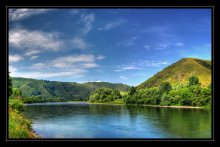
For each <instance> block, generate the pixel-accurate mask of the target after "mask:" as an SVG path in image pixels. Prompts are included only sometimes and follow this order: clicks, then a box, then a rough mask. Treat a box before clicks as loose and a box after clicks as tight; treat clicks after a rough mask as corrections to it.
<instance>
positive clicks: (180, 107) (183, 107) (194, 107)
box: [24, 101, 205, 109]
mask: <svg viewBox="0 0 220 147" xmlns="http://www.w3.org/2000/svg"><path fill="white" fill-rule="evenodd" d="M75 102H76V103H80V102H82V103H86V104H98V105H128V106H129V105H130V106H147V107H159V108H179V109H205V108H204V107H198V106H160V105H146V104H125V103H122V104H117V103H90V102H88V101H75ZM59 103H70V104H71V103H74V101H69V102H45V103H44V102H42V103H25V104H24V105H26V106H27V105H48V104H59Z"/></svg>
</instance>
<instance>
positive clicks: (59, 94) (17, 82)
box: [12, 78, 129, 100]
mask: <svg viewBox="0 0 220 147" xmlns="http://www.w3.org/2000/svg"><path fill="white" fill-rule="evenodd" d="M12 84H13V87H15V88H18V89H19V90H21V91H22V95H23V96H25V97H29V96H41V97H44V98H55V97H56V98H64V99H66V100H83V99H86V98H87V97H88V96H89V95H90V93H91V92H92V91H94V90H96V89H98V88H112V89H117V90H119V91H127V90H128V89H129V86H128V85H125V84H113V83H108V82H87V83H83V84H79V83H75V82H57V81H47V80H36V79H28V78H12Z"/></svg>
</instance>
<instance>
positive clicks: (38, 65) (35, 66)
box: [31, 63, 47, 70]
mask: <svg viewBox="0 0 220 147" xmlns="http://www.w3.org/2000/svg"><path fill="white" fill-rule="evenodd" d="M45 67H47V65H46V64H45V63H35V64H32V66H31V68H32V69H37V70H39V69H43V68H45Z"/></svg>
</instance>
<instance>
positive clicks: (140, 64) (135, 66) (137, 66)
mask: <svg viewBox="0 0 220 147" xmlns="http://www.w3.org/2000/svg"><path fill="white" fill-rule="evenodd" d="M168 63H169V62H166V61H149V60H142V59H139V60H138V61H137V62H133V63H129V64H126V65H121V66H116V69H114V71H115V72H121V71H128V70H142V69H145V68H147V67H160V66H162V65H166V64H168Z"/></svg>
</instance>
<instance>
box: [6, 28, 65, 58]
mask: <svg viewBox="0 0 220 147" xmlns="http://www.w3.org/2000/svg"><path fill="white" fill-rule="evenodd" d="M63 46H64V43H63V41H62V40H60V39H59V36H58V34H57V33H46V32H42V31H30V30H26V29H21V28H16V29H12V30H10V31H9V47H15V48H19V49H29V50H36V49H37V50H39V49H46V50H50V51H51V50H52V51H57V50H59V49H61V48H62V47H63ZM29 52H30V51H29ZM36 52H39V51H32V52H31V53H27V54H29V55H30V54H33V53H36Z"/></svg>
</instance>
